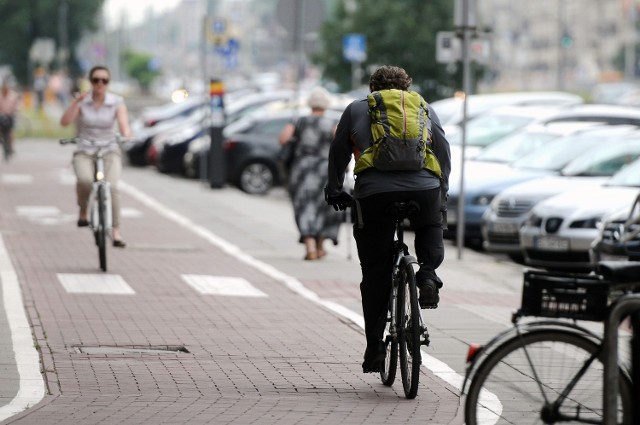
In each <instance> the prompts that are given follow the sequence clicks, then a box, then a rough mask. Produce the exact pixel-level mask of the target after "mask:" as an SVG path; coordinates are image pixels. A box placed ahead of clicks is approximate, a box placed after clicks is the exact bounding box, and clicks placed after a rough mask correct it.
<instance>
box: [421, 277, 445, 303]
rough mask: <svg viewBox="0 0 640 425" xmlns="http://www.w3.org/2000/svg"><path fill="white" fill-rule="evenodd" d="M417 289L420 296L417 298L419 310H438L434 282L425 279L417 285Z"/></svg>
mask: <svg viewBox="0 0 640 425" xmlns="http://www.w3.org/2000/svg"><path fill="white" fill-rule="evenodd" d="M418 288H420V296H419V298H418V302H419V303H420V308H438V303H439V302H440V295H439V291H438V284H437V283H436V281H435V280H433V279H426V280H424V281H422V282H419V283H418Z"/></svg>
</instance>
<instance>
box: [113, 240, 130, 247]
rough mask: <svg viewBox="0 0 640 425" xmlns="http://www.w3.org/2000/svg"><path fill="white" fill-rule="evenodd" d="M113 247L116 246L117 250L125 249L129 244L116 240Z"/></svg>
mask: <svg viewBox="0 0 640 425" xmlns="http://www.w3.org/2000/svg"><path fill="white" fill-rule="evenodd" d="M113 246H114V247H115V248H124V247H125V246H127V244H126V243H124V241H122V240H119V239H115V240H114V241H113Z"/></svg>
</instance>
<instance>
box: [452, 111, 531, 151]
mask: <svg viewBox="0 0 640 425" xmlns="http://www.w3.org/2000/svg"><path fill="white" fill-rule="evenodd" d="M533 119H534V117H532V116H522V115H508V114H485V115H479V116H478V117H476V118H475V119H472V120H471V121H469V122H468V123H467V145H469V146H481V147H484V146H487V145H489V144H491V143H493V142H495V141H496V140H498V139H501V138H503V137H504V136H506V135H507V134H510V133H512V132H514V131H515V130H517V129H519V128H522V127H524V126H526V125H527V124H529V123H530V122H531V121H533ZM447 139H448V140H449V143H453V144H461V143H462V137H461V134H456V135H455V136H454V137H452V138H449V137H447Z"/></svg>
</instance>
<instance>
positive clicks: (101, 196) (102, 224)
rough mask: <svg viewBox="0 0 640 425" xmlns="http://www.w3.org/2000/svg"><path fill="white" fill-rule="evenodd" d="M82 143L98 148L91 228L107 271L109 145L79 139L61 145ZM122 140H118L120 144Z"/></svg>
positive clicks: (110, 222) (109, 229) (92, 190)
mask: <svg viewBox="0 0 640 425" xmlns="http://www.w3.org/2000/svg"><path fill="white" fill-rule="evenodd" d="M80 141H84V142H88V143H90V144H91V145H92V146H94V147H96V148H97V151H96V154H95V163H94V164H95V167H94V170H95V173H94V179H93V185H92V187H91V195H90V196H89V228H90V229H91V231H92V232H93V236H94V239H95V242H96V245H97V246H98V258H99V261H100V269H102V271H105V272H106V271H107V238H111V227H112V216H111V214H112V210H111V185H110V183H109V182H108V181H107V179H106V178H105V169H104V154H105V153H106V152H105V148H104V146H105V145H107V144H105V143H98V142H96V141H94V140H84V139H79V138H77V137H74V138H70V139H61V140H60V144H61V145H67V144H76V143H78V142H80ZM120 142H121V140H120V139H118V143H120Z"/></svg>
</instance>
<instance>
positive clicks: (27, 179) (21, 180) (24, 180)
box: [2, 174, 33, 184]
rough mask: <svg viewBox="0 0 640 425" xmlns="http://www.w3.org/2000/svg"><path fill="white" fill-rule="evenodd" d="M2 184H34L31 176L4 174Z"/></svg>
mask: <svg viewBox="0 0 640 425" xmlns="http://www.w3.org/2000/svg"><path fill="white" fill-rule="evenodd" d="M2 183H5V184H30V183H33V176H32V175H31V174H2Z"/></svg>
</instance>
